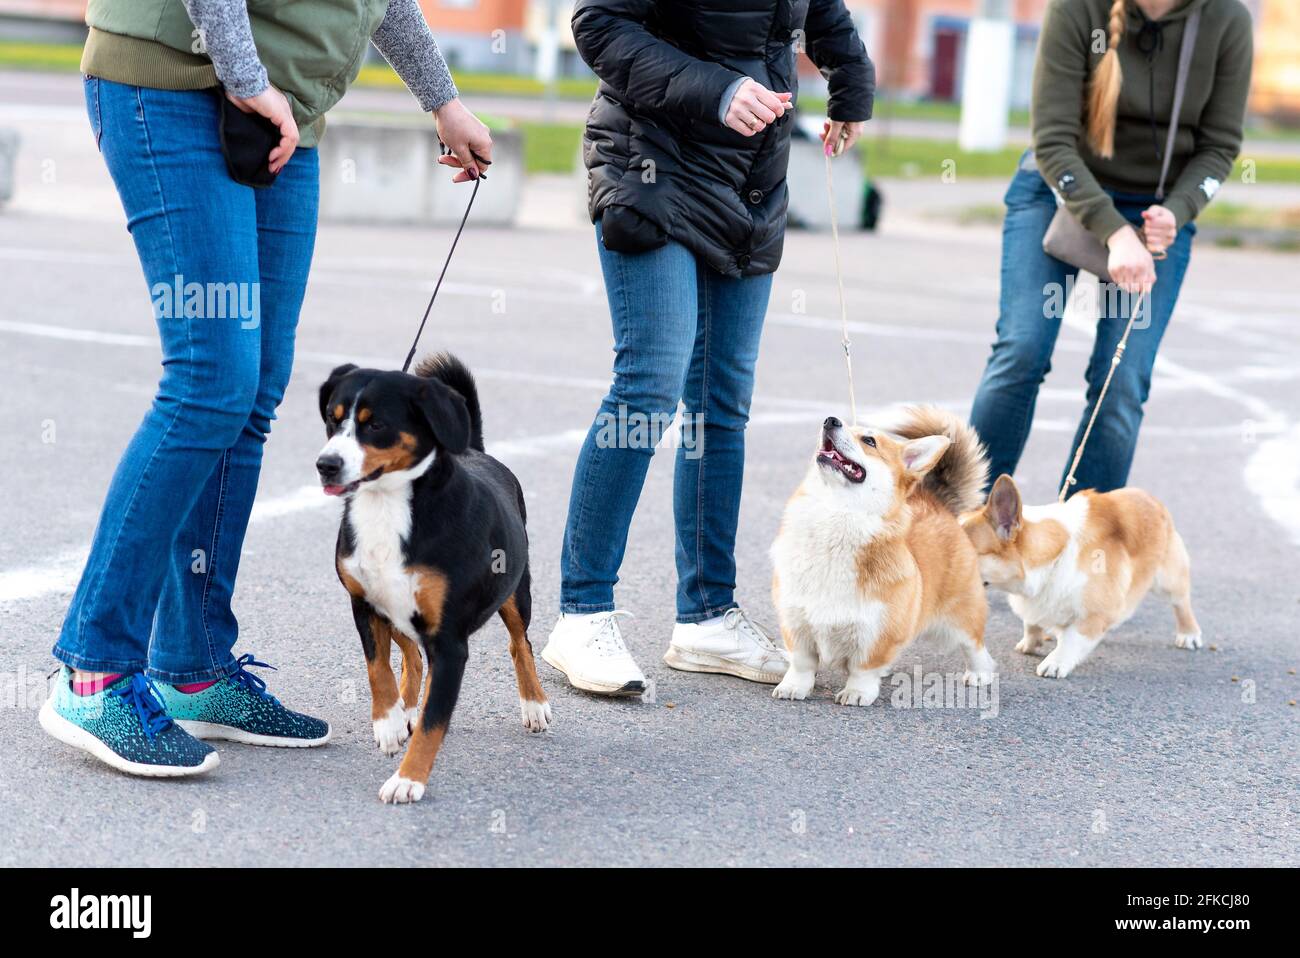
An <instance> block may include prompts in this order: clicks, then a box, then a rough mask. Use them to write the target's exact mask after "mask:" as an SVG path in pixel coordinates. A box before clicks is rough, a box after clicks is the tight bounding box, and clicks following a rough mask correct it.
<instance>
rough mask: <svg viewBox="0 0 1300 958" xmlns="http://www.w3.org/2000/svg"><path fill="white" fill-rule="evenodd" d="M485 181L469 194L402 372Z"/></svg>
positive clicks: (480, 179)
mask: <svg viewBox="0 0 1300 958" xmlns="http://www.w3.org/2000/svg"><path fill="white" fill-rule="evenodd" d="M485 179H487V174H486V173H480V174H479V175H478V176H477V177H476V178H475V180H474V190H473V192H471V193H470V194H469V202H468V203H466V204H465V215H464V216H462V217H461V218H460V226H458V227H456V235H455V236H454V237H452V240H451V249H449V250H447V258H446V259H445V260H444V261H443V263H442V272H441V273H439V274H438V282H436V283H435V284H434V285H433V295H432V296H430V297H429V305H428V306H426V307H425V308H424V318H423V319H421V320H420V328H419V329H417V330H416V331H415V340H414V342H412V343H411V351H410V352H409V353H407V354H406V362H404V363H402V372H406V371H407V370H408V369H410V368H411V360H412V359H414V358H415V350H416V347H417V346H419V345H420V335H421V334H422V333H423V332H424V324H425V323H427V322H428V321H429V313H431V312H432V311H433V301H434V300H435V299H437V298H438V290H440V289H441V288H442V278H443V277H444V276H446V275H447V267H448V266H450V265H451V257H452V254H453V253H455V252H456V244H457V243H459V242H460V234H461V233H462V232H463V231H464V229H465V221H466V220H468V219H469V211H470V210H471V209H473V208H474V197H476V196H478V188H479V184H481V183H482V182H483V181H484V180H485Z"/></svg>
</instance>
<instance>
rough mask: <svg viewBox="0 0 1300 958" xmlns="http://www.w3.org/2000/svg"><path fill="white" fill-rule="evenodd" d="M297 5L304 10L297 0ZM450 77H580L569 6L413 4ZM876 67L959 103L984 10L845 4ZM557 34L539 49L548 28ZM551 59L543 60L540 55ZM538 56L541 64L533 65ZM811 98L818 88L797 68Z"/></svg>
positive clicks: (7, 6)
mask: <svg viewBox="0 0 1300 958" xmlns="http://www.w3.org/2000/svg"><path fill="white" fill-rule="evenodd" d="M298 2H304V0H298ZM420 2H421V6H423V7H424V12H425V15H426V16H427V17H428V20H429V23H430V24H431V25H432V26H433V30H434V33H435V34H436V35H437V37H438V43H439V45H440V46H441V47H442V50H443V52H444V54H445V55H446V57H447V59H448V61H449V62H450V63H451V65H452V66H453V68H455V69H457V70H470V71H478V72H491V73H516V74H528V75H532V74H535V73H537V72H539V67H540V68H541V71H540V72H542V73H544V74H546V75H555V76H560V77H565V76H585V75H588V71H587V68H586V66H585V64H583V62H582V60H581V58H580V57H579V56H578V55H577V51H576V50H575V49H574V46H573V36H572V34H571V33H570V32H569V28H568V23H569V17H570V15H571V14H572V11H573V3H572V2H571V0H420ZM846 2H847V4H848V6H849V9H850V10H851V11H852V13H853V17H854V19H855V20H856V21H857V23H858V27H859V29H860V31H861V33H862V37H863V39H864V40H865V41H866V44H867V48H868V49H869V50H870V51H871V54H872V57H873V58H874V59H875V61H876V64H877V67H878V70H879V77H880V85H881V88H882V90H884V91H887V92H888V93H890V94H892V95H893V96H894V97H897V98H899V99H906V100H924V101H931V102H939V103H949V102H951V103H956V102H960V100H961V96H962V73H963V63H964V55H965V48H966V38H967V33H968V30H969V27H970V23H971V20H972V19H973V18H975V17H977V16H978V15H979V14H981V13H982V12H984V11H985V9H986V4H988V2H989V0H846ZM1048 2H1049V0H1003V2H1002V3H1001V4H1000V6H1001V7H1003V8H1004V9H1005V10H1006V12H1007V15H1008V16H1009V17H1010V18H1011V19H1012V21H1013V22H1014V24H1015V36H1016V41H1015V53H1014V57H1015V62H1014V64H1013V65H1012V84H1011V105H1012V107H1013V108H1019V109H1023V108H1025V107H1027V106H1028V105H1029V91H1030V80H1031V76H1032V73H1033V62H1034V48H1035V46H1036V45H1037V43H1038V32H1039V27H1040V25H1041V23H1042V19H1043V12H1044V11H1045V10H1046V8H1047V4H1048ZM1242 2H1244V3H1245V4H1246V6H1247V7H1249V8H1250V10H1251V13H1253V14H1254V16H1255V23H1256V28H1257V30H1256V69H1255V77H1254V85H1253V91H1252V98H1251V107H1252V110H1253V111H1254V112H1255V113H1257V114H1258V115H1261V116H1268V117H1273V118H1276V119H1279V120H1284V121H1291V122H1300V0H1242ZM84 10H85V0H0V37H7V38H11V39H12V38H26V39H32V40H69V41H73V40H75V39H76V38H77V37H78V36H79V35H80V33H81V32H82V28H81V27H80V21H81V18H82V15H83V11H84ZM548 23H554V24H555V25H556V29H555V34H554V40H553V42H548V36H547V29H546V28H547V24H548ZM548 50H549V51H550V53H549V54H548V53H547V52H546V51H548ZM539 51H542V55H541V56H540V57H539ZM803 73H804V76H805V77H806V83H807V84H808V85H809V87H810V88H816V87H817V86H818V85H819V83H820V81H819V78H818V77H817V74H816V71H815V70H814V69H813V67H812V65H811V64H810V63H807V62H806V61H805V62H804V64H803Z"/></svg>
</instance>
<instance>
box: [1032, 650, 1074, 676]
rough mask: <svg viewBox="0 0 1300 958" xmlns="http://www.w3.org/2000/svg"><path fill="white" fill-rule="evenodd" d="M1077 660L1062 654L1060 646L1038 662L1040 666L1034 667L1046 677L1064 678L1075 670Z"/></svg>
mask: <svg viewBox="0 0 1300 958" xmlns="http://www.w3.org/2000/svg"><path fill="white" fill-rule="evenodd" d="M1077 664H1078V663H1077V662H1071V661H1070V660H1069V659H1067V658H1066V657H1065V656H1063V655H1062V654H1061V650H1060V649H1059V648H1057V649H1054V650H1053V651H1052V653H1051V654H1050V655H1049V656H1047V658H1045V659H1043V661H1041V662H1039V663H1038V668H1036V669H1034V671H1035V672H1037V673H1038V674H1039V675H1041V676H1042V677H1043V678H1045V679H1063V678H1065V677H1066V676H1067V675H1069V674H1070V673H1071V672H1072V671H1074V667H1075V666H1076V665H1077Z"/></svg>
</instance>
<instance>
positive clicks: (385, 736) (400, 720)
mask: <svg viewBox="0 0 1300 958" xmlns="http://www.w3.org/2000/svg"><path fill="white" fill-rule="evenodd" d="M373 724H374V729H375V744H376V745H378V746H379V751H381V752H383V753H384V754H385V755H395V754H397V750H398V749H400V748H401V747H402V745H404V744H405V743H406V740H407V739H408V738H410V737H411V728H410V725H409V724H408V719H407V709H405V708H404V707H403V706H402V703H401V701H400V700H399V701H398V702H397V704H396V705H394V706H393V707H392V708H390V709H389V710H388V713H387V714H386V715H384V717H383V718H377V719H375V720H374V723H373Z"/></svg>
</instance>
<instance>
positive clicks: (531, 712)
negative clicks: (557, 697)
mask: <svg viewBox="0 0 1300 958" xmlns="http://www.w3.org/2000/svg"><path fill="white" fill-rule="evenodd" d="M519 712H520V714H521V715H523V718H524V728H526V729H528V731H530V732H543V731H545V730H546V729H548V728H550V726H551V703H550V702H530V701H529V700H528V699H520V700H519Z"/></svg>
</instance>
